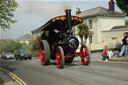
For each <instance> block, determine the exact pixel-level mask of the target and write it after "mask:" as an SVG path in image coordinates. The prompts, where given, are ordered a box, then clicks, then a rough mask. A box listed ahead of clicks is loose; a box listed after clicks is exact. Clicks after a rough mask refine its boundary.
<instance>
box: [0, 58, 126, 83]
mask: <svg viewBox="0 0 128 85" xmlns="http://www.w3.org/2000/svg"><path fill="white" fill-rule="evenodd" d="M0 67H3V68H6V69H7V70H9V71H11V72H13V73H14V74H16V75H17V76H18V77H20V78H21V79H22V80H23V81H25V82H26V83H27V84H28V85H128V64H118V63H104V62H97V61H92V62H91V64H90V66H84V65H81V62H80V60H79V59H76V60H74V62H73V63H72V64H69V65H65V68H64V69H59V68H57V66H56V62H55V61H51V65H48V66H43V65H41V64H40V60H39V59H33V60H27V61H15V60H0Z"/></svg>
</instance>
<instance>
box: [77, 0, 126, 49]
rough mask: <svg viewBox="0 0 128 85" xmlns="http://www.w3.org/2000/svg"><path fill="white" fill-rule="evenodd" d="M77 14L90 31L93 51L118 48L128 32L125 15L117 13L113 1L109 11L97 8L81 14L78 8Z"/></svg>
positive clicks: (110, 2) (111, 0) (110, 3)
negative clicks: (105, 46)
mask: <svg viewBox="0 0 128 85" xmlns="http://www.w3.org/2000/svg"><path fill="white" fill-rule="evenodd" d="M76 14H77V16H79V17H82V18H83V20H84V21H83V23H85V24H87V25H88V27H89V29H90V32H91V34H92V35H91V36H90V37H89V40H90V43H91V44H90V47H91V50H101V49H103V47H104V45H108V47H109V48H117V46H118V44H119V43H120V41H121V38H122V36H123V33H124V32H127V31H128V26H125V14H123V13H120V12H117V11H115V8H114V1H113V0H110V1H109V9H107V8H104V7H96V8H92V9H88V10H85V11H83V12H81V11H80V9H78V8H77V10H76Z"/></svg>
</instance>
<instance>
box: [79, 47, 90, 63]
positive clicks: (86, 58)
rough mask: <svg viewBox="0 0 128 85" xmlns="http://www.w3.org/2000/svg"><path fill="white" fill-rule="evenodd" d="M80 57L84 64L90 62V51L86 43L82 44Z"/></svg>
mask: <svg viewBox="0 0 128 85" xmlns="http://www.w3.org/2000/svg"><path fill="white" fill-rule="evenodd" d="M80 59H81V62H82V64H83V65H89V64H90V51H89V49H88V47H87V46H86V45H82V47H81V49H80Z"/></svg>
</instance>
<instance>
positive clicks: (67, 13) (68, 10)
mask: <svg viewBox="0 0 128 85" xmlns="http://www.w3.org/2000/svg"><path fill="white" fill-rule="evenodd" d="M65 12H66V19H67V29H72V23H71V9H66V10H65Z"/></svg>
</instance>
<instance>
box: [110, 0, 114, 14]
mask: <svg viewBox="0 0 128 85" xmlns="http://www.w3.org/2000/svg"><path fill="white" fill-rule="evenodd" d="M109 11H111V12H114V11H115V3H114V1H113V0H110V1H109Z"/></svg>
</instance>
